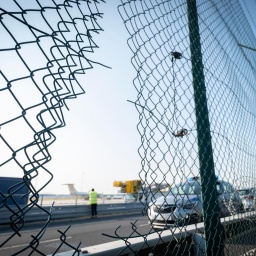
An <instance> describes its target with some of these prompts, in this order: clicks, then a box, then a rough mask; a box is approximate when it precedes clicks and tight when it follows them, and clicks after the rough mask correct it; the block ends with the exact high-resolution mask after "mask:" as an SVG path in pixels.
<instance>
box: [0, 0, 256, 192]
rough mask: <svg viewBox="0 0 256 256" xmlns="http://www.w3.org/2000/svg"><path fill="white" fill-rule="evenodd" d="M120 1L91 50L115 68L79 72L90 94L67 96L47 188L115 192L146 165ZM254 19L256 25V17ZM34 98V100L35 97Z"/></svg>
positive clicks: (22, 132)
mask: <svg viewBox="0 0 256 256" xmlns="http://www.w3.org/2000/svg"><path fill="white" fill-rule="evenodd" d="M118 3H119V1H107V3H106V4H104V3H102V4H100V9H101V10H102V12H104V18H103V19H99V24H100V25H101V26H102V28H103V29H104V31H102V32H101V33H100V34H93V36H94V40H95V42H96V44H97V45H98V46H99V47H100V48H99V49H96V50H95V53H94V54H91V55H90V59H92V60H94V61H98V62H100V63H103V64H105V65H107V66H110V67H111V69H107V68H105V67H102V66H100V65H95V66H94V69H92V70H89V71H87V72H86V74H85V75H83V76H82V75H81V76H79V81H80V83H81V85H82V86H83V88H84V90H85V92H86V93H85V94H84V95H80V96H79V97H78V98H77V99H74V100H68V101H67V105H68V107H69V109H70V111H67V110H65V111H64V114H65V120H66V127H64V128H61V129H56V130H55V131H54V134H55V135H56V137H57V140H56V142H54V143H53V144H52V145H51V146H50V147H49V151H50V154H51V156H52V160H51V161H50V162H49V163H48V164H47V165H46V166H45V167H46V168H47V169H48V170H49V171H51V172H52V173H53V175H54V179H53V180H52V181H51V183H50V184H49V185H48V186H47V187H46V188H45V189H44V190H43V191H42V193H68V189H67V187H66V186H63V185H62V184H64V183H74V184H75V186H76V188H77V189H78V190H79V191H80V190H83V191H89V190H90V189H91V188H92V187H94V188H95V189H96V190H97V191H98V192H105V193H111V192H113V191H114V189H113V187H112V184H113V182H114V181H115V180H123V181H125V180H131V179H138V178H139V176H138V173H139V171H140V170H141V164H140V157H139V155H138V148H139V146H140V145H141V142H140V136H139V133H138V131H137V129H136V125H137V123H138V121H139V116H138V113H137V110H136V109H135V107H134V105H133V104H131V103H129V102H128V101H127V100H131V101H135V100H136V97H137V92H136V90H135V88H134V86H133V79H134V78H135V76H136V72H135V70H134V68H133V66H132V65H131V61H130V60H131V57H132V53H131V51H130V49H129V47H128V45H127V39H128V37H129V34H128V32H127V31H126V29H125V26H124V24H123V21H122V19H121V17H120V16H119V13H118V11H117V5H118ZM246 3H247V6H248V8H249V10H250V11H251V15H249V16H248V18H249V21H250V19H252V18H254V17H255V14H254V12H253V10H255V9H256V3H255V1H253V0H251V1H248V2H246ZM31 18H32V17H31ZM254 19H255V18H254ZM251 24H252V26H253V25H255V20H254V21H251ZM16 26H18V25H16ZM16 28H17V27H16ZM20 31H21V30H20ZM0 32H1V31H0ZM254 33H255V34H256V31H255V26H254ZM23 36H24V34H23V33H19V37H20V38H22V37H23ZM7 45H8V44H7ZM30 47H32V46H30ZM24 50H26V49H25V47H24ZM27 50H28V49H27ZM29 50H32V49H29ZM34 51H36V49H34ZM8 54H10V53H8ZM9 56H10V55H9ZM3 57H4V58H5V60H6V59H7V58H10V57H7V55H6V56H5V53H3V52H2V53H1V58H3ZM27 61H28V62H29V61H31V62H33V63H34V65H35V64H36V63H40V61H43V60H40V59H38V58H37V59H36V61H34V59H33V58H31V59H28V60H27ZM0 65H1V66H0V67H1V69H3V68H5V70H9V73H10V74H9V75H10V76H14V77H15V76H16V77H19V76H22V74H23V72H24V70H22V68H17V67H21V66H22V65H19V64H18V63H17V62H15V65H16V68H15V69H13V63H12V62H7V61H5V62H4V63H3V62H2V64H0ZM3 65H5V67H4V66H3ZM13 71H15V72H13ZM6 72H7V71H6ZM17 93H19V92H18V91H17ZM0 97H2V98H0V106H1V100H2V102H5V101H7V100H8V99H7V97H6V95H4V94H3V93H1V94H0ZM25 100H26V99H24V102H26V101H25ZM30 100H31V101H30V103H31V102H32V101H33V97H31V98H30ZM8 104H9V103H8ZM6 106H8V105H7V104H5V106H4V108H5V109H6ZM8 110H9V111H8V112H7V111H4V112H1V118H3V119H4V118H5V114H7V113H8V115H11V114H12V113H13V114H16V109H15V108H13V109H12V110H10V109H8ZM17 111H18V110H17ZM2 132H6V136H7V137H8V135H9V136H10V139H15V143H17V144H20V145H24V143H26V141H28V140H29V136H31V134H29V133H28V134H27V132H26V128H25V127H23V126H19V129H18V131H17V126H12V127H8V133H7V131H6V130H4V129H2ZM13 134H17V135H16V136H13ZM11 136H12V138H11ZM3 151H4V150H2V151H1V154H2V157H3V154H4V153H3ZM3 158H4V157H3ZM16 170H17V168H16V169H15V168H12V167H9V166H8V167H5V168H2V169H1V174H0V175H1V176H16V177H17V176H19V177H21V176H22V173H21V172H17V171H16ZM48 179H49V176H48V175H47V174H45V173H43V172H41V173H40V175H39V177H38V178H37V179H35V182H34V185H36V188H37V189H39V188H40V187H41V186H43V185H44V184H45V182H46V181H47V180H48Z"/></svg>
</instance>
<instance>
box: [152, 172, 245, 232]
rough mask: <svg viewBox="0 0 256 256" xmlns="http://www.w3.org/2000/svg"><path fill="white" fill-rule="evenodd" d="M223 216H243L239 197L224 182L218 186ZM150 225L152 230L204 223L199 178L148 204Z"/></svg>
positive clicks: (219, 181) (178, 186) (220, 181)
mask: <svg viewBox="0 0 256 256" xmlns="http://www.w3.org/2000/svg"><path fill="white" fill-rule="evenodd" d="M216 185H217V193H218V203H219V206H220V211H221V216H222V217H225V216H229V215H231V214H235V213H238V212H243V211H244V207H243V204H242V200H241V198H240V196H239V193H238V192H236V190H235V189H234V188H233V186H232V185H231V184H230V183H228V182H225V181H222V180H218V179H217V182H216ZM148 217H149V223H150V224H151V225H152V226H153V227H156V228H157V227H165V226H169V225H171V226H172V225H182V226H183V225H188V224H192V223H197V222H201V221H202V197H201V184H200V180H199V178H198V177H192V178H189V179H188V180H187V181H186V182H184V183H181V184H179V185H177V186H175V187H173V188H172V189H171V190H170V192H169V193H168V195H167V196H162V197H159V198H158V199H156V200H155V201H153V202H151V203H150V204H149V208H148Z"/></svg>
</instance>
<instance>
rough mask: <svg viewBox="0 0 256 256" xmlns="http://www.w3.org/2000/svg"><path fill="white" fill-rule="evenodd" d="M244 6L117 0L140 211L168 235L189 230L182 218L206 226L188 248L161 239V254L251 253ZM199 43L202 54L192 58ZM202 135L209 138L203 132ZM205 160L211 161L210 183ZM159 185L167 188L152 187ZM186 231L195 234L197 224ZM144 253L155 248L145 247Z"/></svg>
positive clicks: (251, 89)
mask: <svg viewBox="0 0 256 256" xmlns="http://www.w3.org/2000/svg"><path fill="white" fill-rule="evenodd" d="M194 3H196V7H197V13H195V12H193V10H192V9H193V8H192V7H191V4H192V5H193V4H194ZM251 8H252V9H254V10H255V9H256V3H255V1H238V0H234V1H220V0H219V1H218V0H211V1H209V0H208V1H206V0H198V1H184V0H180V1H179V0H177V1H167V0H166V1H164V0H150V1H143V0H142V1H126V0H122V4H121V5H120V6H119V12H120V15H121V17H122V18H123V21H124V24H125V26H126V29H127V31H128V32H129V34H130V38H129V39H128V45H129V47H130V49H131V51H132V52H133V54H134V55H133V58H132V64H133V66H134V68H135V69H136V71H137V76H136V78H135V79H134V86H135V88H136V89H137V92H138V97H137V100H136V101H135V102H134V105H135V107H136V109H137V111H138V113H139V123H138V131H139V133H140V135H141V141H142V143H141V147H140V148H139V154H140V156H141V164H142V169H141V171H140V173H139V176H140V178H141V180H142V181H143V182H144V189H143V194H144V201H143V203H144V205H145V208H144V211H145V213H146V214H147V215H148V217H149V221H150V223H151V225H152V227H153V230H155V229H156V228H157V229H159V228H160V230H163V229H168V230H170V231H171V232H172V233H173V235H174V234H175V233H176V232H177V231H178V232H179V231H180V230H181V229H182V230H183V231H184V230H185V234H186V235H185V236H186V237H189V236H190V235H191V233H190V232H189V231H188V228H187V225H188V224H192V223H198V222H201V221H204V225H205V229H206V230H205V234H204V235H201V236H199V239H197V237H196V235H193V236H194V237H193V238H194V243H193V247H194V248H193V249H192V246H191V247H189V246H188V247H187V248H185V249H184V247H180V249H179V250H176V251H173V247H171V246H170V244H169V245H167V246H166V250H165V252H164V253H163V252H162V254H161V255H188V254H189V253H191V252H192V251H193V253H195V254H198V255H199V254H200V253H202V254H204V253H208V255H222V254H223V253H224V252H225V254H226V255H241V254H243V253H246V252H247V253H248V252H249V251H250V250H251V251H250V253H255V252H254V251H253V250H252V249H253V248H255V239H254V238H253V235H252V234H253V232H255V229H254V218H253V215H254V213H253V212H252V211H253V210H254V208H255V199H254V197H255V175H256V173H255V168H254V164H255V134H254V128H255V111H254V104H255V81H256V79H255V78H256V73H255V63H256V62H255V61H256V44H255V42H256V41H255V34H254V33H253V30H252V28H253V27H254V28H255V21H254V20H253V17H252V15H251V14H250V9H251ZM196 19H198V27H199V35H197V33H196V29H195V24H197V22H196ZM191 24H192V26H191ZM199 36H200V38H199V39H200V43H199V44H196V43H197V42H198V41H196V40H198V37H199ZM193 41H194V46H193V45H192V46H191V44H193ZM200 48H201V49H200ZM200 50H201V56H200V55H197V56H194V58H193V54H194V55H195V52H196V53H197V54H198V53H200ZM192 51H193V52H192ZM200 58H202V65H201V67H200V66H199V65H200ZM201 70H203V76H201V74H200V72H201ZM202 85H203V86H202ZM204 86H205V87H204ZM196 87H197V88H196ZM198 88H199V90H198ZM200 90H201V91H200ZM204 94H205V96H206V97H205V101H203V100H204ZM204 109H207V112H206V114H207V115H208V116H206V115H205V113H204ZM207 118H209V126H207V125H206V124H207ZM208 132H210V137H209V138H210V139H209V140H204V139H202V137H204V138H206V137H207V135H206V134H207V133H208ZM202 141H203V142H204V143H202ZM207 148H210V151H208V150H207ZM211 159H212V160H213V166H212V167H211ZM209 166H210V167H209ZM204 167H205V168H206V169H207V168H210V173H211V175H210V176H212V175H214V180H213V182H212V181H211V178H210V177H209V172H208V171H207V170H205V171H204V170H203V168H204ZM215 175H217V176H218V177H216V179H215ZM161 184H168V185H169V186H170V187H171V188H172V189H171V190H169V192H161V191H159V189H158V190H157V189H154V190H153V189H152V188H153V187H154V188H155V187H158V188H161ZM201 187H202V192H203V193H202V196H201ZM203 188H204V191H203ZM239 193H240V195H239ZM159 194H160V195H161V194H162V197H160V198H158V196H159ZM203 199H205V200H209V201H207V202H203ZM202 208H203V209H202ZM245 214H247V215H246V217H245ZM216 216H217V219H216ZM219 217H225V221H226V223H228V221H231V220H232V221H234V219H236V218H241V219H243V220H244V222H243V221H241V222H237V223H236V225H235V224H233V226H232V225H231V224H230V225H228V224H226V225H224V230H223V228H222V227H223V226H221V225H220V222H219ZM246 219H247V220H246ZM216 220H217V221H216ZM247 221H249V222H247ZM234 223H235V221H234ZM248 223H250V224H248ZM248 225H249V226H250V227H249V226H248ZM207 228H208V230H207ZM230 230H232V232H231V231H230ZM242 230H243V231H242ZM245 230H247V232H246V233H245V232H244V231H245ZM151 231H152V230H151ZM195 232H196V233H199V234H202V230H201V229H199V228H198V227H197V225H196V226H195ZM231 234H233V235H231ZM144 237H145V236H144ZM204 237H205V239H206V245H207V246H206V248H207V249H206V250H204V249H203V244H204ZM212 240H215V241H216V243H215V242H213V241H212ZM160 241H161V235H159V242H160ZM183 242H184V241H183ZM145 244H146V242H145ZM218 248H219V249H218ZM133 253H134V254H136V253H137V254H138V255H139V252H138V251H133ZM152 254H153V255H157V252H156V250H154V248H153V249H152ZM159 255H160V254H159Z"/></svg>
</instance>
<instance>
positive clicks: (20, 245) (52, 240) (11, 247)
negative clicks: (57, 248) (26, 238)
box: [0, 236, 72, 251]
mask: <svg viewBox="0 0 256 256" xmlns="http://www.w3.org/2000/svg"><path fill="white" fill-rule="evenodd" d="M69 238H72V236H67V237H66V239H69ZM55 241H60V238H55V239H51V240H44V241H40V244H45V243H51V242H55ZM27 245H28V244H18V245H13V246H9V247H4V248H0V251H1V250H7V249H13V248H17V247H22V246H27Z"/></svg>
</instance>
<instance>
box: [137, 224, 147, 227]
mask: <svg viewBox="0 0 256 256" xmlns="http://www.w3.org/2000/svg"><path fill="white" fill-rule="evenodd" d="M148 225H149V224H148V223H146V224H141V225H139V226H140V227H143V226H148Z"/></svg>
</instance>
